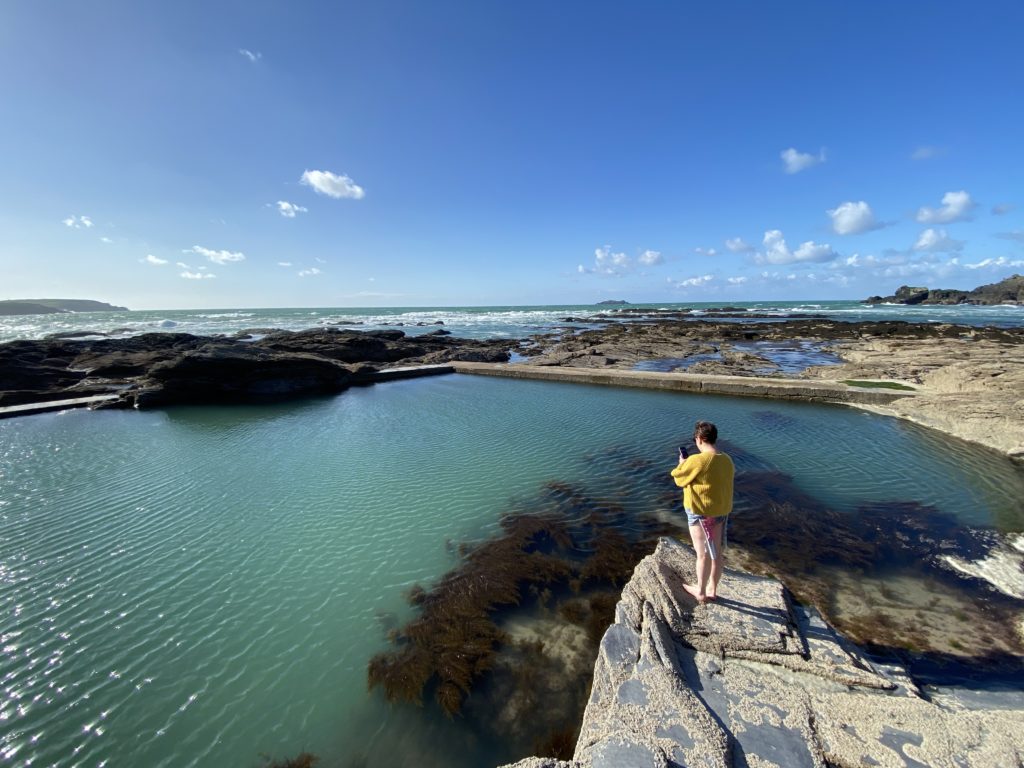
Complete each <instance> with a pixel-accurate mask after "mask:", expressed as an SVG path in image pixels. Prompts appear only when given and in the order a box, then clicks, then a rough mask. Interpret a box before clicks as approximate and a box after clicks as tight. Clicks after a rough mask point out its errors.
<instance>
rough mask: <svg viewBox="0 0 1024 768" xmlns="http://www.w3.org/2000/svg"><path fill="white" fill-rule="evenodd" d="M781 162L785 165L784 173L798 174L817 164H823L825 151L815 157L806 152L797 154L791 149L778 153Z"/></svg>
mask: <svg viewBox="0 0 1024 768" xmlns="http://www.w3.org/2000/svg"><path fill="white" fill-rule="evenodd" d="M779 157H781V158H782V162H783V163H785V164H786V173H800V171H803V170H806V169H807V168H811V167H812V166H815V165H818V164H819V163H824V162H825V150H824V149H823V150H821V152H819V153H818V154H817V155H810V154H807V153H806V152H798V151H797V150H796V149H794V148H793V147H790V148H789V149H784V150H782V152H780V153H779Z"/></svg>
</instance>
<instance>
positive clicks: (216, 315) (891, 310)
mask: <svg viewBox="0 0 1024 768" xmlns="http://www.w3.org/2000/svg"><path fill="white" fill-rule="evenodd" d="M723 307H727V308H728V309H730V310H732V312H731V314H733V315H734V317H730V318H727V319H726V320H725V321H731V322H744V319H745V315H749V316H750V317H749V319H750V320H754V319H757V320H760V319H763V317H762V316H764V315H768V316H769V317H770V318H776V319H778V320H779V321H783V320H785V319H786V318H791V317H796V316H806V315H816V316H822V317H827V318H831V319H833V320H839V321H849V322H855V321H861V320H905V321H907V322H913V323H960V324H965V325H975V326H982V325H991V326H996V327H1003V328H1009V327H1021V326H1024V306H1016V305H1009V304H1005V305H996V306H971V305H966V304H962V305H955V306H938V305H934V306H932V305H929V306H923V305H916V306H907V305H902V304H878V305H871V304H863V303H861V302H858V301H797V302H794V301H763V302H738V303H730V304H728V305H723V304H721V303H708V302H702V303H677V304H665V303H653V304H630V305H628V306H626V307H624V308H623V309H627V310H629V315H628V316H626V317H624V318H620V319H623V320H625V321H627V322H628V321H629V320H637V319H647V318H648V317H651V316H653V315H645V314H644V311H649V312H652V313H654V312H656V311H677V312H684V313H686V316H687V317H689V318H692V319H694V320H698V319H700V318H702V317H706V316H707V314H708V313H709V312H713V311H714V310H716V309H721V308H723ZM619 309H620V308H619V307H616V306H608V305H605V306H601V305H594V304H564V305H548V306H495V307H373V308H366V307H363V308H356V307H319V308H317V307H305V308H293V309H202V310H180V309H179V310H135V311H120V312H82V313H65V314H52V315H22V316H6V317H0V342H5V341H13V340H15V339H38V338H42V337H44V336H47V335H49V334H53V333H85V332H89V331H94V332H97V333H101V334H112V335H115V336H121V335H135V334H140V333H150V332H154V331H157V332H159V331H173V332H177V333H192V334H196V335H210V334H228V335H231V334H236V333H240V332H244V331H247V330H259V329H268V328H280V329H284V330H290V331H298V330H305V329H308V328H321V327H334V328H349V329H352V330H379V329H383V328H400V329H401V330H403V331H405V332H406V333H407V334H409V335H416V334H420V333H427V332H429V331H433V330H436V329H437V328H438V327H440V326H439V325H438V323H443V324H444V328H445V329H446V330H449V331H451V332H452V333H453V334H454V335H457V336H462V337H465V338H471V339H483V338H508V339H518V338H524V337H527V336H531V335H533V334H537V333H544V332H548V331H551V330H552V329H566V328H578V329H583V328H592V327H598V326H600V324H601V323H602V321H603V320H607V319H615V318H616V316H617V315H619V314H620V313H619V312H618V310H619ZM601 316H604V317H601ZM568 318H571V319H568ZM716 319H718V318H716Z"/></svg>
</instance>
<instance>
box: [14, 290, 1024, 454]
mask: <svg viewBox="0 0 1024 768" xmlns="http://www.w3.org/2000/svg"><path fill="white" fill-rule="evenodd" d="M739 318H742V320H743V322H737V320H738V319H739ZM566 320H567V321H579V320H584V321H586V322H591V323H597V324H599V327H598V328H594V329H590V330H583V331H579V330H578V329H577V328H574V327H571V326H567V327H565V328H562V329H558V330H555V331H551V332H547V333H542V334H537V335H535V336H533V337H530V338H528V339H523V340H520V341H518V342H516V341H508V340H498V339H493V340H473V339H461V338H457V337H455V336H452V335H450V334H449V333H448V331H446V330H445V329H443V328H438V329H436V330H434V331H431V332H428V333H425V334H423V335H418V336H408V335H406V334H405V333H404V332H403V331H401V330H382V331H353V330H339V329H333V328H327V329H312V330H307V331H295V332H293V331H281V330H276V329H251V330H249V331H247V332H243V333H240V334H236V335H235V336H232V337H224V336H213V337H204V336H193V335H190V334H183V333H149V334H142V335H139V336H132V337H125V338H100V339H96V338H94V337H91V336H90V337H88V338H68V337H66V336H65V337H57V338H47V339H41V340H25V341H14V342H8V343H6V344H0V407H2V406H9V405H20V404H24V403H33V402H42V401H48V400H63V399H68V398H81V397H89V396H93V395H112V394H113V395H117V396H118V397H117V399H116V400H113V401H110V402H107V403H104V404H103V405H102V406H101V407H105V408H110V407H122V408H124V407H138V408H150V407H162V406H165V405H172V404H180V403H227V402H248V401H265V400H274V399H278V400H279V399H287V398H293V397H303V396H309V395H317V394H334V393H338V392H341V391H343V390H344V389H346V388H347V387H349V386H355V385H360V384H366V383H369V381H370V380H371V376H370V374H373V373H375V372H376V371H379V370H386V369H388V368H394V367H398V366H413V365H429V364H437V363H448V362H492V363H494V362H507V361H509V360H510V358H511V354H510V353H512V352H514V353H515V354H516V356H517V359H519V360H521V361H522V362H526V363H529V364H531V365H537V366H557V367H569V368H585V369H609V370H637V369H641V370H663V371H669V372H671V371H680V372H683V371H685V372H686V373H689V374H699V375H731V376H753V377H761V378H765V377H767V378H803V379H831V380H836V381H846V380H855V381H867V382H868V383H871V384H875V385H878V384H881V385H882V386H894V385H896V386H898V385H903V386H906V387H911V388H913V389H914V390H915V393H916V396H915V397H912V398H911V397H908V398H902V399H900V400H899V401H898V402H894V403H891V404H889V405H886V406H863V407H867V408H870V409H871V410H875V411H877V412H880V413H884V414H887V415H891V416H895V417H898V418H902V419H907V420H910V421H914V422H916V423H919V424H922V425H924V426H927V427H930V428H933V429H937V430H940V431H942V432H945V433H947V434H950V435H953V436H955V437H957V438H960V439H963V440H968V441H971V442H975V443H979V444H981V445H984V446H986V447H989V448H992V449H994V450H996V451H999V452H1000V453H1003V454H1006V455H1009V456H1011V457H1013V458H1015V459H1018V460H1021V459H1024V396H1022V394H1021V393H1024V329H1022V328H993V327H980V328H979V327H974V326H961V325H953V324H946V323H910V322H903V321H884V322H855V323H848V322H840V321H835V320H830V319H827V318H821V317H813V316H806V317H797V318H792V319H786V320H784V321H780V319H778V318H768V317H765V318H760V319H751V318H750V315H749V313H745V312H738V311H734V308H730V307H723V308H721V309H719V310H716V311H711V312H709V313H708V315H706V316H705V317H703V318H701V319H696V320H695V319H693V317H692V316H690V315H688V314H687V313H681V312H678V311H663V312H651V311H649V310H646V311H643V312H642V313H641V312H640V311H639V310H636V311H634V310H632V309H630V308H625V309H621V310H618V311H616V312H615V313H614V314H607V313H599V314H597V315H595V316H593V317H588V318H566ZM787 356H789V357H791V358H793V360H795V364H794V363H793V362H792V361H789V362H787V360H786V357H787ZM822 362H827V363H829V364H819V363H822ZM651 366H655V367H651Z"/></svg>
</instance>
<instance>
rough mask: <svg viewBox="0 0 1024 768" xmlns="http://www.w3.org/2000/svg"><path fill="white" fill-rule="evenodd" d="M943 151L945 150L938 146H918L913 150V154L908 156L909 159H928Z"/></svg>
mask: <svg viewBox="0 0 1024 768" xmlns="http://www.w3.org/2000/svg"><path fill="white" fill-rule="evenodd" d="M945 151H946V150H944V149H941V148H940V147H927V146H925V147H918V148H917V149H915V150H914V152H913V154H912V155H911V156H910V159H911V160H930V159H931V158H933V157H938V156H939V155H941V154H944V153H945Z"/></svg>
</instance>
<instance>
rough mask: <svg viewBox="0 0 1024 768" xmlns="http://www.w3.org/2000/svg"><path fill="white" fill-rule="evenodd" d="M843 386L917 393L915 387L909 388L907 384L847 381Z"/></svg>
mask: <svg viewBox="0 0 1024 768" xmlns="http://www.w3.org/2000/svg"><path fill="white" fill-rule="evenodd" d="M843 384H848V385H849V386H851V387H867V388H870V389H904V390H907V391H908V392H914V391H916V390H915V389H914V388H913V387H908V386H907V385H906V384H899V383H897V382H895V381H861V380H858V379H845V380H844V381H843Z"/></svg>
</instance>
